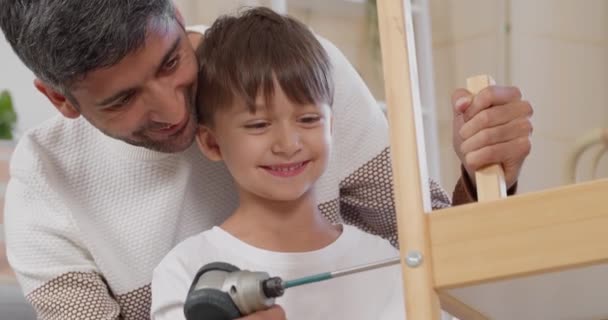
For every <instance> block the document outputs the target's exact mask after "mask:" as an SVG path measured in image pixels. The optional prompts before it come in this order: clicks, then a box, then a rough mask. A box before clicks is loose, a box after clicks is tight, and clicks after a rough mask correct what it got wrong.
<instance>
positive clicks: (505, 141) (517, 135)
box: [452, 86, 532, 188]
mask: <svg viewBox="0 0 608 320" xmlns="http://www.w3.org/2000/svg"><path fill="white" fill-rule="evenodd" d="M452 106H453V110H454V121H453V135H452V139H453V144H454V150H455V151H456V154H457V155H458V157H459V158H460V161H461V162H462V164H463V166H464V168H465V169H466V171H467V173H468V175H469V178H470V179H471V181H472V182H473V183H475V171H476V170H478V169H481V168H483V167H486V166H488V165H491V164H500V165H502V167H503V169H504V171H505V182H506V184H507V188H510V187H511V186H513V184H515V182H516V181H517V178H518V176H519V172H520V170H521V167H522V165H523V162H524V159H525V158H526V156H528V154H529V153H530V148H531V143H530V134H531V133H532V122H531V121H530V117H531V116H532V107H531V106H530V103H528V102H527V101H524V100H522V99H521V92H520V91H519V89H518V88H516V87H506V86H490V87H487V88H485V89H483V90H482V91H480V92H479V94H477V95H476V96H474V97H473V96H472V95H471V93H470V92H469V91H467V90H465V89H458V90H456V92H454V94H453V95H452Z"/></svg>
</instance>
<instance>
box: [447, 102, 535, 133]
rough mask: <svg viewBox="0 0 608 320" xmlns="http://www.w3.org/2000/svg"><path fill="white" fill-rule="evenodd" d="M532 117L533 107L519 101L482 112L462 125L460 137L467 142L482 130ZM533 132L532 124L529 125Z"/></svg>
mask: <svg viewBox="0 0 608 320" xmlns="http://www.w3.org/2000/svg"><path fill="white" fill-rule="evenodd" d="M531 116H532V107H531V106H530V103H528V102H527V101H517V102H513V103H509V104H506V105H502V106H496V107H493V108H489V109H485V110H482V111H481V112H480V113H478V114H477V115H476V116H475V117H473V118H472V119H470V120H469V121H467V122H466V123H465V124H463V125H462V127H461V128H460V131H459V135H460V137H461V138H462V140H463V141H464V140H466V139H469V138H471V137H472V136H474V135H476V134H477V133H478V132H480V131H481V130H484V129H487V128H492V127H496V126H500V125H504V124H506V123H509V122H511V121H513V120H515V119H526V120H527V121H529V118H530V117H531ZM529 127H530V130H531V127H532V124H531V123H529Z"/></svg>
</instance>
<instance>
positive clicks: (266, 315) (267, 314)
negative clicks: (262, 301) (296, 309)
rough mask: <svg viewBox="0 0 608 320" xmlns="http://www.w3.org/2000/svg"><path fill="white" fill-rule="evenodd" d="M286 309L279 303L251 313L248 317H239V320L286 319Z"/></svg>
mask: <svg viewBox="0 0 608 320" xmlns="http://www.w3.org/2000/svg"><path fill="white" fill-rule="evenodd" d="M286 319H287V317H286V316H285V311H283V308H281V307H280V306H278V305H275V306H273V307H272V308H270V309H268V310H265V311H259V312H256V313H253V314H250V315H248V316H246V317H243V318H239V319H237V320H286Z"/></svg>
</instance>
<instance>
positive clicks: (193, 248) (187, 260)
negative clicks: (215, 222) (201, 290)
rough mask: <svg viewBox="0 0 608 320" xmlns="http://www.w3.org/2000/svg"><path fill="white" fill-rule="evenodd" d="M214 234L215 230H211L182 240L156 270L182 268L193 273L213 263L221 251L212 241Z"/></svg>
mask: <svg viewBox="0 0 608 320" xmlns="http://www.w3.org/2000/svg"><path fill="white" fill-rule="evenodd" d="M213 232H214V231H213V229H209V230H206V231H203V232H200V233H198V234H195V235H193V236H190V237H188V238H186V239H184V240H182V241H181V242H179V243H178V244H177V245H176V246H175V247H173V249H171V250H170V251H169V253H167V254H166V255H165V257H164V258H163V259H162V260H161V262H160V263H159V264H158V266H157V267H156V269H167V268H169V269H173V268H175V267H176V266H181V268H183V269H184V270H186V271H188V270H189V271H192V270H194V269H196V270H198V268H199V267H200V266H202V265H204V264H206V263H209V262H211V261H213V260H214V259H215V258H217V257H218V253H219V251H220V249H219V248H218V247H217V245H216V243H214V241H212V240H211V239H210V235H211V234H212V233H213ZM191 269H192V270H191ZM196 270H195V271H194V272H196Z"/></svg>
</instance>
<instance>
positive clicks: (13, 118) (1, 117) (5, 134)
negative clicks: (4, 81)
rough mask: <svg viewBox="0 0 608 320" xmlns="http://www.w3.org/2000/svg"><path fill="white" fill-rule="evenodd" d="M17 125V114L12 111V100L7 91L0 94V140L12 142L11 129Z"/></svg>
mask: <svg viewBox="0 0 608 320" xmlns="http://www.w3.org/2000/svg"><path fill="white" fill-rule="evenodd" d="M16 123H17V113H16V112H15V109H13V100H12V99H11V95H10V93H9V92H8V91H6V90H4V91H2V92H1V93H0V139H2V140H12V139H13V129H14V128H15V124H16Z"/></svg>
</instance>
